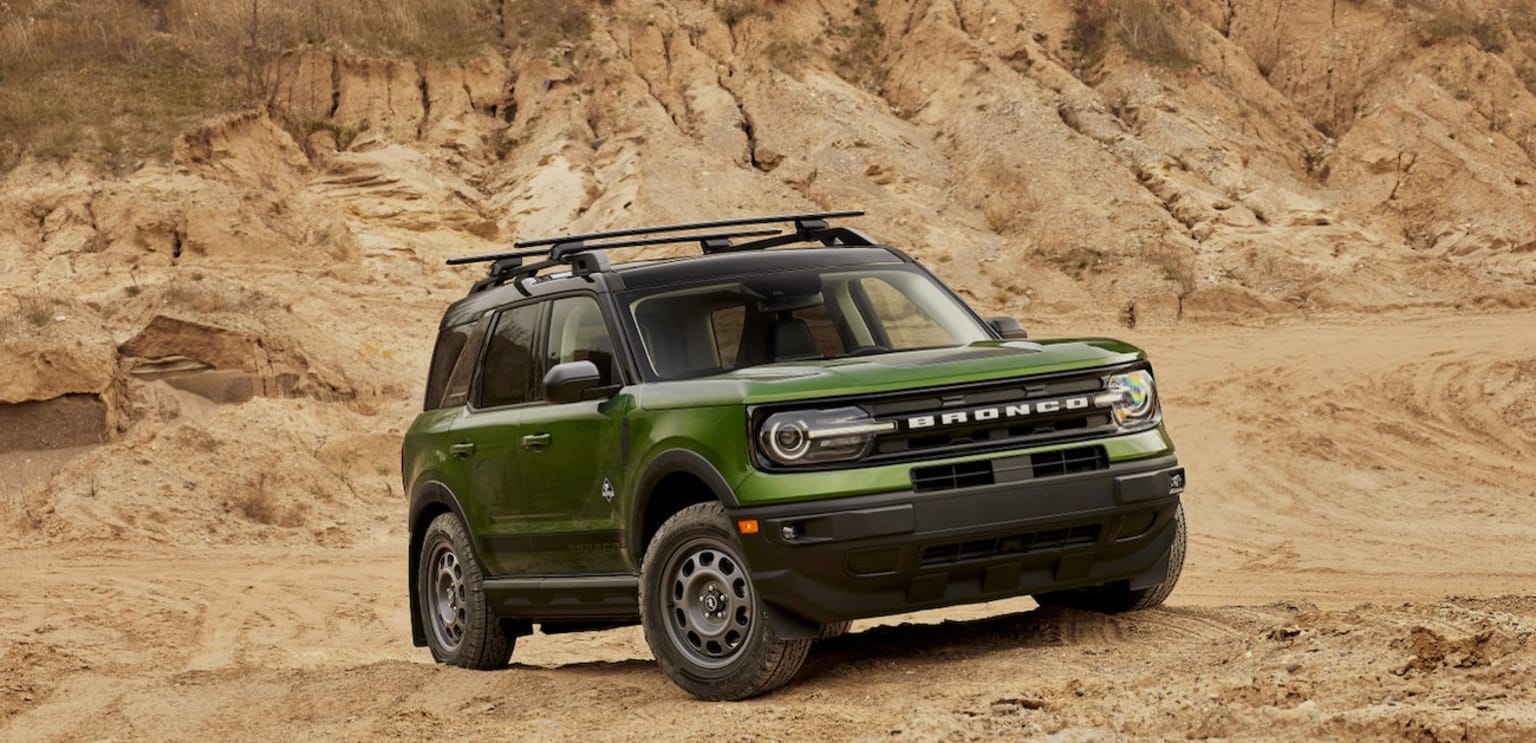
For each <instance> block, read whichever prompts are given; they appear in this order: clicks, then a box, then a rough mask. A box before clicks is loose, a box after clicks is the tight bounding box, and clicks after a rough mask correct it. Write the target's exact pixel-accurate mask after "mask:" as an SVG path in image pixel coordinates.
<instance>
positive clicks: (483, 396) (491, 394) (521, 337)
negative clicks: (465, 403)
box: [479, 304, 541, 408]
mask: <svg viewBox="0 0 1536 743" xmlns="http://www.w3.org/2000/svg"><path fill="white" fill-rule="evenodd" d="M540 308H541V305H538V304H527V305H523V306H521V307H514V308H512V309H510V310H506V311H505V312H502V313H501V315H499V316H498V317H497V318H496V325H495V327H494V329H493V330H492V331H491V335H490V337H489V338H488V339H487V340H486V348H485V361H484V363H482V364H481V367H480V403H479V407H482V408H495V407H500V406H502V405H518V404H521V403H525V402H528V401H530V400H537V399H539V397H540V395H539V394H538V389H537V387H535V385H534V379H533V377H534V363H533V338H534V331H535V329H536V328H537V327H538V322H539V310H540Z"/></svg>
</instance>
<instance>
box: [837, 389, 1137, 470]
mask: <svg viewBox="0 0 1536 743" xmlns="http://www.w3.org/2000/svg"><path fill="white" fill-rule="evenodd" d="M1104 376H1105V373H1104V372H1103V371H1097V372H1093V373H1089V374H1082V373H1077V374H1072V375H1065V376H1060V377H1054V378H1044V379H1042V378H1038V377H1036V378H1023V379H1014V380H1008V381H1006V382H1001V383H996V384H987V385H979V386H973V387H966V388H950V389H941V390H923V391H920V392H911V393H898V394H895V395H890V396H884V397H880V398H877V399H874V400H871V401H869V402H868V403H867V404H865V407H866V408H867V409H868V410H869V411H870V413H871V414H872V415H873V416H874V418H875V419H876V420H894V421H896V422H898V424H900V425H901V427H900V429H899V430H897V431H895V432H893V433H889V434H885V435H883V436H880V437H879V438H878V439H876V440H875V446H874V450H873V451H872V452H871V453H870V455H869V457H868V459H867V460H866V461H868V462H870V463H875V462H880V461H890V460H900V459H915V458H927V457H936V456H943V455H946V454H954V453H959V452H964V451H975V450H985V449H1002V448H1009V447H1014V446H1021V445H1028V444H1036V443H1047V442H1050V441H1059V440H1062V439H1069V438H1086V437H1090V436H1094V435H1100V434H1104V433H1113V432H1114V431H1115V430H1116V428H1115V424H1114V421H1113V420H1112V419H1111V418H1110V414H1109V410H1108V409H1107V408H1100V407H1097V406H1090V407H1087V408H1077V409H1071V410H1068V409H1059V410H1056V411H1053V412H1049V413H1039V412H1037V411H1033V412H1031V413H1030V414H1028V415H1017V416H1015V415H1008V414H1006V413H1005V414H999V415H995V416H992V417H989V418H987V419H985V420H975V419H971V420H969V421H968V422H967V423H961V424H953V425H942V424H940V425H935V426H933V427H923V428H916V429H913V428H908V427H907V426H906V425H905V422H906V421H907V420H909V419H910V418H912V417H914V416H943V415H944V414H945V413H952V412H957V411H974V410H976V409H979V408H986V407H989V406H991V407H995V408H1000V409H1002V410H1005V411H1006V410H1007V408H1008V406H1010V405H1017V404H1020V403H1030V404H1031V405H1034V404H1038V403H1039V402H1040V401H1050V400H1064V399H1067V398H1074V397H1076V398H1081V397H1083V396H1091V395H1094V394H1097V393H1099V392H1101V391H1103V385H1104Z"/></svg>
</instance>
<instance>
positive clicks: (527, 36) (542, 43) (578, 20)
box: [504, 0, 592, 52]
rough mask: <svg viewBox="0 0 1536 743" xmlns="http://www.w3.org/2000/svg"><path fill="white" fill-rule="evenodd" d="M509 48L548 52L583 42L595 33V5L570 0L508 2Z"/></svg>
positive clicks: (506, 20)
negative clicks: (561, 45) (592, 12)
mask: <svg viewBox="0 0 1536 743" xmlns="http://www.w3.org/2000/svg"><path fill="white" fill-rule="evenodd" d="M504 14H505V18H504V20H505V23H506V39H507V45H508V46H512V47H521V48H524V49H531V50H534V51H540V52H542V51H547V50H550V49H553V48H555V47H557V46H559V45H560V44H562V43H564V42H571V43H575V42H579V41H581V40H582V39H585V38H586V37H587V36H588V35H589V34H591V33H592V16H591V3H588V2H578V1H572V2H567V1H566V0H507V3H506V7H505V10H504Z"/></svg>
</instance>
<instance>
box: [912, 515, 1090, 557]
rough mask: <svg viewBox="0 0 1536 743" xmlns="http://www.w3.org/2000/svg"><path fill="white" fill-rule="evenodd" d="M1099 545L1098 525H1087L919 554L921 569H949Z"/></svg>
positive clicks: (952, 545)
mask: <svg viewBox="0 0 1536 743" xmlns="http://www.w3.org/2000/svg"><path fill="white" fill-rule="evenodd" d="M1098 541H1099V525H1098V524H1088V525H1085V526H1073V527H1070V528H1067V529H1047V530H1045V531H1036V532H1028V533H1025V534H1011V535H1008V536H1004V537H991V538H988V539H973V540H970V541H968V542H951V543H949V544H935V545H932V546H930V547H927V548H925V549H924V550H923V558H922V561H921V563H920V564H921V566H922V567H925V568H927V567H933V566H935V565H952V564H955V563H960V562H969V561H972V560H990V559H993V558H997V557H1007V556H1009V555H1028V554H1033V553H1038V552H1049V551H1053V550H1063V549H1067V548H1068V547H1081V546H1086V545H1091V544H1094V543H1096V542H1098Z"/></svg>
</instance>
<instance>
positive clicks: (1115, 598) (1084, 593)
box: [1034, 506, 1188, 614]
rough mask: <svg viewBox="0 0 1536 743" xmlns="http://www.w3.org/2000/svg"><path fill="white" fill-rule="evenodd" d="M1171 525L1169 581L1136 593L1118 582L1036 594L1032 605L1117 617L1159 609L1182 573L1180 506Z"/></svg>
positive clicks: (1182, 509)
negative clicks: (1122, 614) (1131, 612)
mask: <svg viewBox="0 0 1536 743" xmlns="http://www.w3.org/2000/svg"><path fill="white" fill-rule="evenodd" d="M1173 521H1174V526H1173V528H1174V532H1173V546H1172V547H1169V549H1168V577H1167V578H1165V579H1163V582H1162V583H1159V584H1157V585H1155V586H1151V587H1148V588H1142V589H1140V590H1136V591H1132V590H1130V587H1129V586H1127V585H1126V584H1125V583H1124V582H1120V583H1111V584H1109V585H1104V586H1091V587H1088V588H1074V589H1071V590H1067V591H1056V592H1054V593H1040V594H1035V596H1034V599H1035V602H1036V603H1038V604H1040V605H1041V606H1056V607H1061V608H1064V609H1082V610H1084V611H1096V612H1100V613H1102V614H1120V613H1122V612H1127V611H1140V610H1142V609H1151V608H1152V607H1154V606H1160V605H1162V603H1163V602H1164V601H1166V600H1168V596H1169V594H1171V593H1173V587H1174V586H1175V585H1176V584H1178V582H1179V574H1180V573H1182V572H1183V571H1184V548H1185V542H1186V541H1187V540H1188V534H1187V533H1186V530H1185V527H1184V507H1183V506H1179V509H1178V510H1177V511H1175V512H1174V515H1173Z"/></svg>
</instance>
